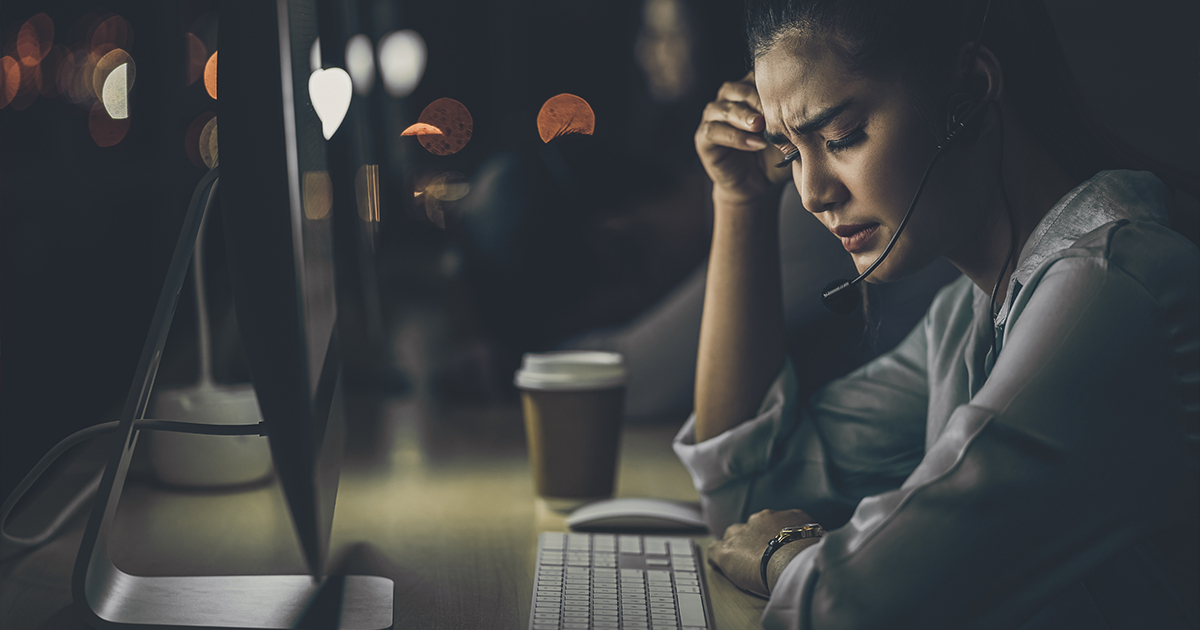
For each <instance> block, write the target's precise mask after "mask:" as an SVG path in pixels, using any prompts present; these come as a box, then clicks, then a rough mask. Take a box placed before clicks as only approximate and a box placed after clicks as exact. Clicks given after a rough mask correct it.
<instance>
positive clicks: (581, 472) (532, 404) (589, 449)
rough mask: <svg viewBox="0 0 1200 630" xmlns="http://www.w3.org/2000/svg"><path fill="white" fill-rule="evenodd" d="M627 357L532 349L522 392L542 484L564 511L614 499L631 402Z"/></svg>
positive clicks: (542, 492)
mask: <svg viewBox="0 0 1200 630" xmlns="http://www.w3.org/2000/svg"><path fill="white" fill-rule="evenodd" d="M627 378H628V370H627V369H626V368H625V360H624V357H622V356H621V354H619V353H616V352H597V351H582V350H579V351H576V350H569V351H560V352H546V353H527V354H526V355H525V357H524V360H523V362H522V365H521V369H519V370H517V373H516V376H515V378H514V382H515V384H516V386H517V388H519V389H520V390H521V401H522V406H523V408H524V411H525V435H526V438H527V441H528V445H529V461H530V466H531V468H532V469H533V478H534V485H535V487H536V490H537V493H538V495H539V496H541V497H542V498H544V499H545V500H546V503H547V505H549V506H550V507H551V508H552V509H556V510H563V511H565V510H571V509H574V508H575V507H578V506H580V505H583V504H584V503H588V502H591V501H596V500H599V499H604V498H608V497H611V496H612V493H613V486H614V482H615V479H616V471H617V450H618V446H619V444H620V437H621V416H622V414H623V412H624V406H625V381H626V379H627Z"/></svg>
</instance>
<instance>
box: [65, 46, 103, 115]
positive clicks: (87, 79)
mask: <svg viewBox="0 0 1200 630" xmlns="http://www.w3.org/2000/svg"><path fill="white" fill-rule="evenodd" d="M96 61H97V58H96V57H95V56H94V55H92V53H91V52H90V51H88V50H87V49H85V48H75V49H73V50H72V51H71V55H70V56H68V57H64V58H63V60H62V63H61V64H60V65H59V68H58V77H57V78H58V81H59V86H58V87H59V90H60V91H61V92H62V93H63V95H64V96H66V97H67V99H68V100H70V101H72V102H74V103H77V104H80V105H83V104H86V103H88V102H90V101H91V100H93V99H95V98H96V95H95V93H94V92H93V88H92V79H93V77H94V75H95V70H96Z"/></svg>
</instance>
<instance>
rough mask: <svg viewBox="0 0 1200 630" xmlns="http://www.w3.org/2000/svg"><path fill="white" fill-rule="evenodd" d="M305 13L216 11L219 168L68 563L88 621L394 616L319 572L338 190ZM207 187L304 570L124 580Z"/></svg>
mask: <svg viewBox="0 0 1200 630" xmlns="http://www.w3.org/2000/svg"><path fill="white" fill-rule="evenodd" d="M316 14H317V12H316V7H315V0H277V1H276V2H274V3H269V2H240V3H231V4H229V5H228V6H223V7H222V12H221V31H220V40H219V44H218V49H219V51H220V61H219V63H220V66H219V72H218V95H219V101H218V103H219V107H220V111H219V113H218V118H219V124H220V145H219V147H220V150H219V153H218V157H219V161H220V162H219V167H218V168H219V175H218V172H217V171H214V172H212V173H210V174H209V175H207V176H206V177H205V178H204V179H203V180H202V181H201V185H200V186H199V188H198V189H197V191H196V195H195V196H194V198H193V203H192V207H191V208H190V210H189V213H188V216H187V217H186V218H185V220H184V227H183V230H182V233H181V235H180V238H179V241H178V243H177V246H176V250H175V253H174V256H173V258H172V261H171V266H170V268H169V269H168V273H167V279H166V282H165V284H164V287H163V291H162V294H161V295H160V298H159V302H158V305H157V307H156V310H155V314H154V318H153V320H152V323H151V330H150V333H149V335H148V336H147V339H146V344H145V346H144V348H143V352H142V357H141V361H140V362H139V365H138V371H137V373H136V374H135V377H134V383H133V386H132V387H131V389H130V392H129V396H128V397H127V399H126V404H125V408H124V411H123V414H122V417H121V422H120V426H119V428H118V433H119V435H120V436H121V439H120V440H119V443H118V446H117V448H116V449H115V451H114V453H113V454H112V458H111V460H110V462H109V465H108V466H107V467H106V469H105V473H104V477H103V479H102V481H101V486H100V490H99V494H98V498H97V502H96V507H95V508H94V510H93V512H92V515H91V518H90V520H89V522H88V526H87V529H86V530H85V533H84V539H83V542H82V544H81V547H80V551H79V556H78V559H77V561H76V565H75V575H74V578H73V585H72V590H73V596H74V598H75V601H76V603H77V604H78V605H79V606H80V608H81V609H82V610H84V611H86V614H87V615H88V617H89V621H90V622H91V623H92V625H94V626H97V627H104V628H109V627H133V626H139V627H144V626H154V627H170V626H175V625H179V626H192V627H195V626H200V627H208V628H226V627H228V628H289V627H312V626H314V625H315V626H326V625H328V626H330V627H343V626H344V627H358V628H390V627H391V624H392V596H393V593H392V591H393V585H392V582H391V580H388V579H386V578H382V577H377V576H332V577H331V576H326V575H325V560H326V554H327V549H328V545H329V533H330V528H331V525H332V520H333V510H334V503H335V498H336V494H337V485H338V475H339V472H340V467H341V454H342V447H343V437H344V431H345V429H344V425H345V422H344V415H343V405H342V400H341V396H342V395H341V388H342V386H341V357H340V354H339V344H338V339H337V334H336V330H337V325H336V324H337V307H336V299H335V287H334V272H333V236H332V212H333V208H332V199H333V198H334V197H333V195H332V191H331V189H330V187H331V182H330V178H329V175H328V171H329V168H328V165H327V160H326V152H325V139H324V136H323V135H322V129H321V121H320V120H319V119H318V117H317V115H316V113H315V111H314V109H313V106H312V103H311V102H310V99H309V91H308V76H309V73H310V68H309V62H308V59H309V50H310V48H311V46H312V43H313V41H314V40H315V39H316V37H317V24H316ZM213 189H216V193H215V194H216V196H217V197H219V199H220V206H221V211H222V212H223V216H222V218H223V224H224V226H225V234H224V236H225V239H226V249H227V252H228V255H229V268H230V274H231V285H232V287H233V294H234V305H235V308H236V310H237V317H238V326H239V329H240V333H241V337H242V340H243V344H244V347H245V353H246V357H247V360H248V363H249V365H250V370H251V375H252V379H253V382H254V389H255V393H256V395H257V398H258V403H259V409H260V411H261V412H262V416H263V421H264V423H265V427H266V433H267V437H268V439H269V442H270V448H271V455H272V459H273V461H274V464H275V469H276V473H277V477H278V479H279V481H280V483H281V485H282V488H283V493H284V496H285V498H286V500H287V505H288V508H289V510H290V512H291V515H292V520H293V523H294V524H295V529H296V533H297V538H298V540H299V542H300V546H301V549H302V551H303V555H304V558H305V561H306V562H307V564H308V567H309V569H310V573H311V575H236V576H178V577H146V576H135V575H130V574H128V573H125V572H123V571H121V570H120V569H118V568H117V567H116V566H114V564H113V563H112V561H111V559H110V558H109V555H108V549H107V541H108V536H109V532H110V531H111V528H112V525H113V520H114V516H115V513H116V507H117V503H118V501H119V498H120V494H121V489H122V487H123V485H124V482H125V477H126V474H127V472H128V469H129V463H130V460H131V457H132V453H133V449H134V447H135V445H136V442H137V432H136V431H135V429H134V423H135V421H136V420H138V419H141V418H142V417H143V413H144V412H145V410H146V407H147V403H148V401H149V397H150V394H151V389H152V386H153V382H154V376H155V373H156V371H157V367H158V361H159V359H160V357H161V355H162V349H163V345H164V343H165V341H166V338H167V332H168V330H169V328H170V323H171V319H172V316H173V314H174V310H175V304H176V301H177V299H178V296H179V292H180V290H181V288H182V286H183V279H184V276H185V275H186V272H187V266H188V261H189V260H190V258H191V255H192V250H193V246H194V245H195V242H196V238H197V235H198V233H199V230H200V227H201V225H202V223H203V217H204V213H205V212H206V211H210V212H215V211H216V210H215V209H214V208H215V204H213V203H211V202H208V203H202V202H204V201H205V200H206V199H210V198H211V196H212V195H211V191H212V190H213ZM349 211H353V209H349ZM167 419H169V418H167Z"/></svg>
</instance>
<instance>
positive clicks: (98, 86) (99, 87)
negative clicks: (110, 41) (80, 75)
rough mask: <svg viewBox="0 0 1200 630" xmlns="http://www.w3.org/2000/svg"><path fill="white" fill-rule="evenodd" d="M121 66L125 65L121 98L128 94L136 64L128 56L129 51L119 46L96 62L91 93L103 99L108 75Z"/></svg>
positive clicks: (133, 78)
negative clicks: (123, 90)
mask: <svg viewBox="0 0 1200 630" xmlns="http://www.w3.org/2000/svg"><path fill="white" fill-rule="evenodd" d="M121 66H124V67H125V71H124V72H125V93H124V95H122V98H124V96H125V95H128V94H129V90H130V89H132V88H133V83H134V81H135V80H136V78H137V65H136V64H134V63H133V57H130V56H129V53H127V52H125V51H124V50H122V49H120V48H114V49H112V50H110V51H108V52H107V53H105V54H104V56H103V57H101V58H100V59H99V60H98V61H97V62H96V68H95V70H93V71H92V94H95V95H96V97H97V98H99V99H100V100H101V101H105V100H106V95H105V93H104V89H105V87H106V83H107V81H108V77H109V75H110V74H112V72H113V71H114V70H116V69H117V68H119V67H121ZM106 106H107V105H106Z"/></svg>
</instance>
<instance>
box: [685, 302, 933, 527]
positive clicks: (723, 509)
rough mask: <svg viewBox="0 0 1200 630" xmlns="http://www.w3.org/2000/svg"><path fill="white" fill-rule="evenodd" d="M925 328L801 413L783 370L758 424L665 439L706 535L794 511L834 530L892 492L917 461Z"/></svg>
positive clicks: (791, 378) (787, 367)
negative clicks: (757, 516) (762, 513)
mask: <svg viewBox="0 0 1200 630" xmlns="http://www.w3.org/2000/svg"><path fill="white" fill-rule="evenodd" d="M926 347H927V344H926V341H925V324H920V325H918V326H917V327H916V328H915V329H914V330H913V332H912V333H910V334H909V336H908V337H907V338H906V339H905V340H904V341H903V342H901V344H900V345H898V346H897V347H896V348H895V349H893V350H892V351H891V352H889V353H887V354H885V355H883V356H881V357H879V358H878V359H876V360H875V361H873V362H871V363H869V364H867V365H865V366H863V367H860V368H859V369H858V370H856V371H854V372H852V373H850V374H849V375H847V376H845V377H843V378H841V379H839V380H837V381H834V382H833V383H830V384H829V385H827V386H826V387H825V388H823V389H822V390H821V391H819V392H818V393H817V394H816V395H815V396H814V397H813V398H812V399H811V400H809V401H808V402H807V403H806V404H801V402H800V401H798V400H797V396H796V391H797V382H796V376H795V370H794V368H793V366H792V363H791V361H790V359H789V360H787V361H786V362H785V364H784V367H783V369H782V371H781V372H780V374H779V376H778V377H777V378H776V379H775V382H774V383H773V384H772V385H771V387H770V388H769V389H768V391H767V394H766V396H765V397H764V399H763V402H762V405H761V406H760V407H759V411H758V414H757V415H756V416H755V417H753V418H751V419H749V420H747V421H745V422H742V423H741V424H738V425H737V426H735V427H733V428H732V429H730V430H728V431H726V432H724V433H722V434H721V435H718V436H715V437H713V438H711V439H709V440H705V441H704V442H701V443H698V444H697V443H696V440H695V415H694V414H693V415H692V416H691V417H689V418H688V420H687V422H686V423H685V424H684V426H683V428H682V429H680V431H679V433H678V434H677V435H676V437H675V441H674V448H675V453H676V454H677V455H678V457H679V459H680V460H681V461H682V462H683V464H684V466H685V467H686V468H687V469H688V471H689V472H690V473H691V476H692V480H693V483H694V484H695V486H696V489H697V490H699V492H700V500H701V505H702V506H703V508H704V514H705V517H706V519H707V520H708V523H709V528H710V530H711V531H712V533H713V534H714V535H717V536H720V535H721V534H722V533H723V532H724V531H725V528H726V527H728V526H729V525H730V524H732V523H737V522H742V521H744V520H746V518H747V517H748V516H749V515H750V514H752V513H754V512H756V511H759V510H763V509H789V508H797V507H798V508H801V509H803V510H805V511H806V512H808V513H809V514H811V515H812V516H813V517H814V518H816V519H817V520H818V521H820V522H822V523H825V524H829V525H836V524H840V523H842V522H845V520H846V519H847V518H848V517H849V515H850V512H851V511H852V510H853V509H854V506H855V505H856V504H857V503H858V501H859V500H860V499H862V498H863V497H865V496H869V495H871V494H875V493H877V492H879V491H881V490H882V489H885V488H895V487H898V486H899V485H900V483H901V482H902V481H903V480H904V479H905V478H906V477H907V476H908V475H909V473H911V472H912V470H913V468H915V467H916V465H917V463H918V462H919V461H920V459H921V456H922V454H923V448H924V436H925V416H926V411H927V408H928V385H927V381H926V379H925V362H926Z"/></svg>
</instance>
